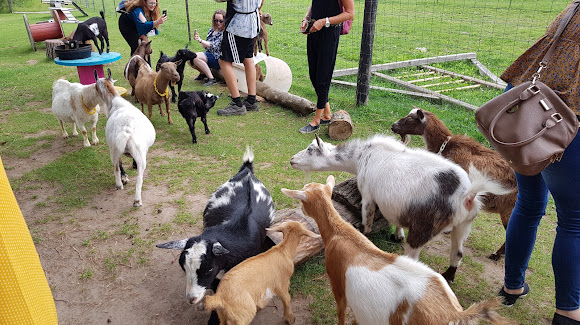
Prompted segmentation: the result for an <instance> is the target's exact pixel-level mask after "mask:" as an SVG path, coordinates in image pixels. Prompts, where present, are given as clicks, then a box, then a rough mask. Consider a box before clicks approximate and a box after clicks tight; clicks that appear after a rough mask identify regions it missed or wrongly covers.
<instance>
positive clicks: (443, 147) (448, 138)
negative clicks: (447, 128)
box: [437, 136, 451, 155]
mask: <svg viewBox="0 0 580 325" xmlns="http://www.w3.org/2000/svg"><path fill="white" fill-rule="evenodd" d="M450 139H451V137H450V136H448V137H447V139H445V141H443V144H441V147H440V148H439V152H438V153H437V154H438V155H440V154H442V153H443V150H445V147H446V146H447V143H449V140H450Z"/></svg>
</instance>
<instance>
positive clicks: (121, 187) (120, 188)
mask: <svg viewBox="0 0 580 325" xmlns="http://www.w3.org/2000/svg"><path fill="white" fill-rule="evenodd" d="M115 188H116V189H117V190H122V189H123V185H121V186H119V185H116V186H115Z"/></svg>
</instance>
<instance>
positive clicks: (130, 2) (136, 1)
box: [125, 0, 161, 21]
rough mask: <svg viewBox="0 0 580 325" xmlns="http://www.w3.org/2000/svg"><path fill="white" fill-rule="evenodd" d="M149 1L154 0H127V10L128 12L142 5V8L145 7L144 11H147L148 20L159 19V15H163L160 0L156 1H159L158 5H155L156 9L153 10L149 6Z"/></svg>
mask: <svg viewBox="0 0 580 325" xmlns="http://www.w3.org/2000/svg"><path fill="white" fill-rule="evenodd" d="M148 1H152V0H126V1H125V10H126V11H127V12H129V11H131V10H133V9H135V8H137V7H141V9H143V12H144V13H145V18H146V19H147V20H150V21H153V20H157V19H159V17H161V11H160V9H159V0H155V1H157V5H156V6H155V9H153V10H149V9H148V8H147V2H148Z"/></svg>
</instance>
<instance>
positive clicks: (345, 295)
mask: <svg viewBox="0 0 580 325" xmlns="http://www.w3.org/2000/svg"><path fill="white" fill-rule="evenodd" d="M333 187H334V177H333V176H332V175H330V176H328V178H327V180H326V185H322V184H317V183H311V184H307V185H305V186H304V187H303V188H302V190H288V189H284V188H283V189H282V193H284V194H285V195H287V196H288V197H290V198H293V199H297V200H300V201H301V202H302V210H303V211H304V214H306V215H308V216H310V217H312V218H313V219H314V220H315V221H316V223H317V224H318V229H319V230H320V234H321V236H322V240H323V242H324V247H325V251H324V261H325V264H326V272H327V273H328V278H329V280H330V285H331V288H332V293H333V294H334V299H335V301H336V309H337V315H338V324H339V325H344V323H345V318H346V307H347V306H349V307H350V308H351V310H352V312H353V313H354V316H355V319H356V322H357V323H358V324H361V325H389V324H405V325H441V324H458V325H459V324H464V325H467V324H474V323H475V322H477V321H478V320H487V321H489V322H491V323H493V324H496V325H499V324H510V322H509V321H508V320H507V319H505V318H503V317H501V316H499V315H498V314H497V313H496V312H495V309H497V308H498V306H499V305H500V301H499V299H498V298H497V297H496V298H492V299H490V300H488V301H484V302H481V303H477V304H474V305H472V306H471V307H469V308H468V309H467V310H465V311H464V310H463V308H462V307H461V305H460V304H459V301H458V300H457V298H456V297H455V294H454V293H453V291H452V290H451V288H450V287H449V285H448V284H447V282H446V281H445V280H444V279H443V278H442V276H441V275H440V274H438V273H437V272H435V271H433V270H432V269H430V268H429V267H428V266H426V265H425V264H423V263H421V262H418V261H415V260H413V259H410V258H408V257H406V256H397V255H395V254H390V253H387V252H384V251H382V250H381V249H379V248H377V247H376V246H375V245H374V244H373V243H372V242H371V241H370V240H369V239H368V238H366V237H365V236H364V235H363V234H361V233H360V232H358V231H357V230H356V229H355V228H354V227H353V226H352V225H351V224H350V223H348V222H346V221H344V220H343V219H342V218H341V217H340V215H339V214H338V212H337V211H336V210H335V209H334V206H333V204H332V201H331V196H332V189H333Z"/></svg>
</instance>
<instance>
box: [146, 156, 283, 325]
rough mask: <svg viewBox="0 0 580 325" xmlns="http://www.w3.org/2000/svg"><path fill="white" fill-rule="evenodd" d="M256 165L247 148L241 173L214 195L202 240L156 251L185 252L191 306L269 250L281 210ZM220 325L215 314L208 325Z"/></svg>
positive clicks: (177, 242) (205, 215)
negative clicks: (270, 234) (249, 260)
mask: <svg viewBox="0 0 580 325" xmlns="http://www.w3.org/2000/svg"><path fill="white" fill-rule="evenodd" d="M253 160H254V154H253V153H252V151H251V150H250V149H249V148H248V149H247V150H246V153H245V154H244V162H243V164H242V166H241V167H240V170H239V171H238V173H237V174H236V175H234V176H233V177H232V178H230V180H229V181H227V182H226V183H224V184H222V185H221V186H220V187H218V188H217V190H216V191H215V192H214V193H213V194H212V195H211V197H210V199H209V201H208V202H207V205H206V207H205V210H204V212H203V227H204V229H203V232H202V233H201V234H200V235H198V236H194V237H191V238H186V239H182V240H175V241H171V242H167V243H164V244H159V245H157V247H159V248H168V249H180V250H183V251H182V252H181V256H180V257H179V265H181V268H182V269H183V270H184V271H185V275H186V278H187V287H186V291H185V294H186V297H187V300H188V301H189V302H190V303H192V304H198V303H199V302H201V301H202V299H203V298H204V296H205V292H206V290H207V289H210V288H211V289H212V290H213V291H214V292H215V291H216V290H217V285H218V283H219V279H221V277H222V276H223V274H224V273H225V272H227V271H228V270H229V269H231V268H232V267H234V266H236V265H237V264H239V263H240V262H242V261H243V260H245V259H246V258H248V257H251V256H254V255H257V254H260V253H261V252H263V251H265V250H266V249H267V248H268V247H267V245H266V228H267V227H269V226H270V223H271V222H272V220H273V219H274V216H275V214H276V210H275V209H274V204H273V202H272V197H271V196H270V192H268V190H267V189H266V187H264V185H263V184H262V182H260V181H259V180H258V179H257V178H256V176H254V167H253ZM217 321H218V317H217V314H216V313H215V312H212V316H211V317H210V322H209V323H210V324H215V323H216V322H217Z"/></svg>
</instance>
